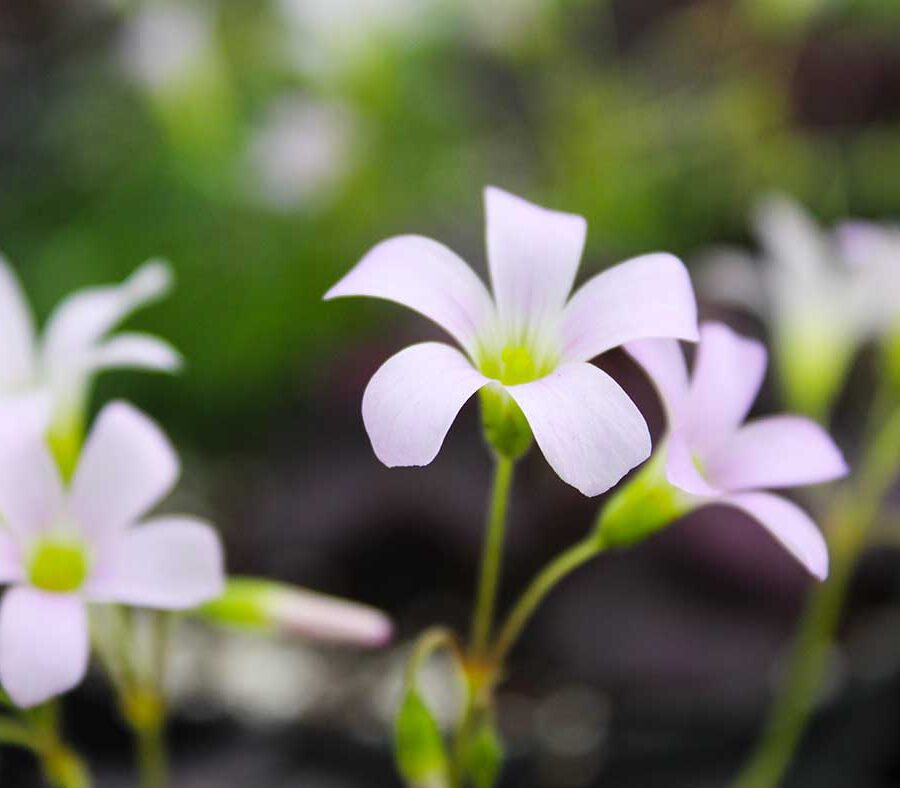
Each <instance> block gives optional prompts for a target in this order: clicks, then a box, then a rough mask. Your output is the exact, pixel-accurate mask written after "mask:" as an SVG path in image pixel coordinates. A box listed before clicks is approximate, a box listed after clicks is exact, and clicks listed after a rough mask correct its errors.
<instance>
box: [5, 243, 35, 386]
mask: <svg viewBox="0 0 900 788" xmlns="http://www.w3.org/2000/svg"><path fill="white" fill-rule="evenodd" d="M0 337H2V340H0V388H3V389H6V390H7V391H8V390H10V389H16V388H19V387H21V386H23V385H28V384H29V383H30V382H31V381H32V380H33V379H34V373H35V368H34V367H35V347H34V341H35V340H34V321H33V319H32V316H31V310H30V308H29V306H28V301H26V299H25V294H24V293H23V292H22V287H21V286H20V285H19V280H18V279H17V278H16V275H15V273H14V272H13V269H12V266H10V264H9V263H8V262H7V261H6V259H5V258H4V257H3V256H2V255H0Z"/></svg>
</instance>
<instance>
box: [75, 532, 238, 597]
mask: <svg viewBox="0 0 900 788" xmlns="http://www.w3.org/2000/svg"><path fill="white" fill-rule="evenodd" d="M224 588H225V572H224V557H223V553H222V545H221V542H220V541H219V537H218V535H217V534H216V532H215V530H214V529H213V528H212V527H211V526H209V525H208V524H207V523H205V522H202V521H201V520H196V519H194V518H190V517H159V518H156V519H153V520H148V521H147V522H146V523H143V524H141V525H138V526H135V527H134V528H129V529H128V530H126V531H124V532H123V533H121V534H120V536H119V538H118V539H116V540H115V541H114V542H111V543H110V544H109V546H108V550H106V551H104V553H103V554H102V555H101V556H100V558H99V560H98V565H97V568H96V573H95V574H94V576H93V577H92V578H91V579H90V581H89V582H88V585H87V586H86V587H85V594H86V595H87V597H88V598H89V599H91V600H92V601H97V602H119V603H122V604H126V605H136V606H139V607H151V608H159V609H163V610H186V609H188V608H192V607H196V606H197V605H200V604H203V603H204V602H208V601H209V600H211V599H215V597H217V596H219V595H220V594H221V593H222V591H223V590H224Z"/></svg>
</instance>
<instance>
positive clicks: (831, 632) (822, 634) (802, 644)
mask: <svg viewBox="0 0 900 788" xmlns="http://www.w3.org/2000/svg"><path fill="white" fill-rule="evenodd" d="M871 436H872V440H871V443H870V444H869V447H868V450H867V451H866V454H865V457H864V458H863V460H862V462H861V463H860V467H859V473H858V476H857V480H856V483H855V484H854V486H853V487H852V488H851V489H849V490H848V491H846V494H847V498H845V499H843V500H841V501H840V502H839V504H838V506H837V507H836V511H835V515H833V517H832V519H831V522H830V523H829V527H828V528H827V532H828V543H829V553H830V555H831V572H830V575H829V577H828V579H827V580H826V581H825V582H824V583H822V584H820V585H819V586H817V587H816V588H815V589H813V591H812V593H811V595H810V599H809V601H808V603H807V608H806V612H805V614H804V617H803V619H802V621H801V624H800V629H799V631H798V633H797V636H796V639H795V642H794V646H793V650H792V653H791V658H790V663H789V667H788V672H787V675H786V678H785V681H784V684H783V685H782V687H781V691H780V692H779V693H778V695H777V697H776V700H775V703H774V705H773V707H772V709H771V712H770V714H769V718H768V721H767V722H766V726H765V729H764V731H763V735H762V739H761V740H760V742H759V744H758V746H757V748H756V751H755V752H754V753H753V755H752V756H751V757H750V760H749V761H748V762H747V763H746V764H745V766H744V768H743V770H742V771H741V773H740V774H739V775H738V778H737V780H736V781H735V783H734V788H774V787H775V786H777V785H778V784H779V783H780V782H781V780H782V779H783V777H784V774H785V772H786V771H787V768H788V766H789V764H790V761H791V758H792V757H793V754H794V752H795V750H796V749H797V746H798V744H799V743H800V739H801V737H802V735H803V732H804V730H805V729H806V726H807V724H808V723H809V719H810V717H811V716H812V712H813V709H814V707H815V702H816V697H817V695H818V692H819V687H820V686H821V684H822V680H823V678H824V675H825V671H826V669H827V666H828V657H829V654H830V652H831V649H832V645H833V643H834V639H835V635H836V632H837V628H838V624H839V623H840V617H841V612H842V611H843V608H844V600H845V597H846V591H847V586H848V584H849V582H850V578H851V577H852V575H853V570H854V569H855V568H856V564H857V562H858V560H859V556H860V554H861V553H862V551H863V550H864V549H865V546H866V544H867V540H868V537H869V534H870V531H871V530H872V526H873V524H874V523H875V522H877V518H878V511H879V509H880V505H881V501H882V499H883V497H884V495H885V494H886V492H887V490H888V488H889V487H890V484H891V482H892V480H893V479H894V478H895V477H896V475H897V471H898V465H900V408H896V409H895V410H894V411H893V412H892V413H890V414H889V415H888V417H887V418H886V420H885V421H884V423H883V424H882V425H881V426H880V428H876V429H874V430H872V432H871Z"/></svg>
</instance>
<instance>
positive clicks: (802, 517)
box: [720, 492, 828, 580]
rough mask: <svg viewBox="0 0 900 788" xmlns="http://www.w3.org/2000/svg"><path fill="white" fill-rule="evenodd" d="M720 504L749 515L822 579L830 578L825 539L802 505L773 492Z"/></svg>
mask: <svg viewBox="0 0 900 788" xmlns="http://www.w3.org/2000/svg"><path fill="white" fill-rule="evenodd" d="M720 502H721V503H723V504H726V505H727V506H734V507H735V508H736V509H741V510H742V511H744V512H746V513H747V514H749V515H750V516H751V517H752V518H753V519H754V520H756V521H757V522H758V523H759V524H760V525H762V526H763V528H765V529H766V530H767V531H768V532H769V533H770V534H772V536H774V537H775V539H776V540H778V542H780V543H781V545H782V546H783V547H784V548H785V549H786V550H787V551H788V552H789V553H790V554H791V555H792V556H794V558H796V559H797V560H798V561H799V562H800V563H801V564H803V566H804V567H806V569H807V571H809V572H810V574H812V575H813V576H814V577H817V578H818V579H819V580H824V579H825V578H826V577H827V576H828V547H827V546H826V544H825V538H824V537H823V536H822V533H821V532H820V531H819V529H818V528H817V527H816V524H815V523H814V522H813V521H812V520H811V519H810V517H809V515H808V514H807V513H806V512H804V511H803V510H802V509H801V508H800V507H799V506H797V505H796V504H794V503H792V502H791V501H788V500H787V499H786V498H782V497H781V496H779V495H772V494H770V493H758V492H757V493H741V494H739V495H729V496H727V497H725V498H722V499H721V501H720Z"/></svg>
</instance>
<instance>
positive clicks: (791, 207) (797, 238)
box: [754, 194, 836, 278]
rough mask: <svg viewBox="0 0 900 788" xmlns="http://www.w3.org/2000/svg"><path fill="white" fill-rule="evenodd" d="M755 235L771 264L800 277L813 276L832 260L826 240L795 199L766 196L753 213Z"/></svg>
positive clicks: (832, 256) (782, 196) (818, 273)
mask: <svg viewBox="0 0 900 788" xmlns="http://www.w3.org/2000/svg"><path fill="white" fill-rule="evenodd" d="M754 227H755V230H756V234H757V236H758V238H759V240H760V242H761V243H762V245H763V246H764V247H765V249H766V252H767V253H768V255H769V259H770V260H771V261H772V263H774V265H776V266H778V267H781V268H783V269H785V270H787V271H790V272H791V273H792V274H795V275H799V276H802V277H804V278H809V277H813V278H815V277H817V276H819V275H820V274H821V273H822V272H823V271H824V270H826V269H827V266H828V265H829V263H832V262H836V261H834V255H833V254H832V253H831V250H830V248H829V245H828V240H827V238H826V236H825V234H824V233H823V232H822V230H821V229H820V228H819V226H818V225H817V224H816V223H815V221H813V218H812V217H811V216H810V215H809V214H808V213H807V212H806V210H805V209H804V208H803V207H802V206H801V205H800V204H799V203H797V202H796V201H794V200H792V199H790V198H789V197H785V196H784V195H778V194H775V195H770V196H769V197H767V198H765V199H764V200H762V201H761V202H760V203H759V205H757V207H756V210H755V212H754Z"/></svg>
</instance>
